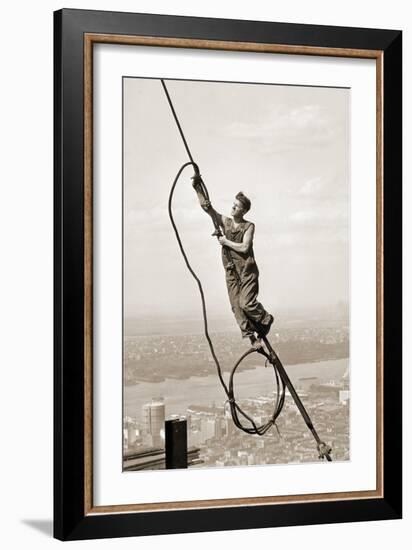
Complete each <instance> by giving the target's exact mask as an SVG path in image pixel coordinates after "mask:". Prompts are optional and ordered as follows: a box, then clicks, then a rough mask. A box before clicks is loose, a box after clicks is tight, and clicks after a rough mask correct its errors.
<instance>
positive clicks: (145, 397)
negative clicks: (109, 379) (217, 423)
mask: <svg viewBox="0 0 412 550" xmlns="http://www.w3.org/2000/svg"><path fill="white" fill-rule="evenodd" d="M348 365H349V359H337V360H335V359H334V360H329V361H318V362H314V363H303V364H298V365H289V366H288V365H285V368H286V371H287V373H288V375H289V377H290V379H291V380H292V383H293V384H294V385H295V384H297V383H298V381H299V379H300V378H304V377H316V378H318V379H319V381H324V382H327V381H329V380H339V379H341V378H342V376H343V375H344V373H345V371H346V369H347V368H348ZM224 378H225V381H226V383H227V382H228V379H229V375H228V374H227V373H225V376H224ZM274 389H275V381H274V376H273V369H272V368H271V367H267V368H265V367H264V366H258V367H256V368H255V369H251V370H246V371H242V372H239V373H238V374H236V378H235V393H236V396H237V397H238V398H240V399H245V398H249V399H253V398H257V397H259V396H261V395H267V394H269V393H270V392H271V391H273V390H274ZM152 397H163V398H164V402H165V408H166V415H171V414H179V415H185V414H186V411H187V407H188V406H189V405H193V404H195V405H198V406H205V407H208V406H211V405H212V404H213V402H215V404H216V405H217V406H223V404H224V402H225V400H226V396H225V393H224V391H223V388H222V386H221V384H220V381H219V378H218V376H217V373H216V372H215V373H214V374H211V375H208V376H192V377H190V378H186V379H179V380H176V379H170V378H166V380H164V381H162V382H157V383H153V382H140V383H138V384H134V385H129V386H125V387H124V415H125V416H129V417H131V418H134V419H136V420H137V421H140V420H141V412H142V406H143V404H144V403H146V402H147V401H150V400H151V399H152Z"/></svg>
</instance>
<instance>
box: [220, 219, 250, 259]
mask: <svg viewBox="0 0 412 550" xmlns="http://www.w3.org/2000/svg"><path fill="white" fill-rule="evenodd" d="M254 234H255V226H254V225H253V224H251V225H250V226H249V227H248V228H247V230H246V231H245V234H244V235H243V241H242V242H241V243H235V242H233V241H230V240H229V239H227V238H226V237H224V236H223V237H219V242H220V244H221V245H222V246H228V247H229V248H231V249H232V250H235V252H240V253H241V254H246V253H247V252H249V250H250V248H251V247H252V244H253V236H254Z"/></svg>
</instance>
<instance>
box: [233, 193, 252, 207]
mask: <svg viewBox="0 0 412 550" xmlns="http://www.w3.org/2000/svg"><path fill="white" fill-rule="evenodd" d="M236 200H238V201H239V202H240V204H241V205H242V207H243V210H244V211H245V212H248V211H249V210H250V207H251V204H252V203H251V202H250V199H248V198H247V197H246V195H244V194H243V193H242V191H239V193H238V194H237V195H236Z"/></svg>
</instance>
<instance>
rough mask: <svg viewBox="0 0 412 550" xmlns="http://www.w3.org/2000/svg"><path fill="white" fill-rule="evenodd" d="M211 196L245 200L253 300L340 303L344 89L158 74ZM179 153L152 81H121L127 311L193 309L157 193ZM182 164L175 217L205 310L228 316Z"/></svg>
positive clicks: (344, 274)
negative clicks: (254, 272) (256, 282)
mask: <svg viewBox="0 0 412 550" xmlns="http://www.w3.org/2000/svg"><path fill="white" fill-rule="evenodd" d="M167 86H168V89H169V93H170V95H171V98H172V101H173V103H174V106H175V109H176V112H177V114H178V117H179V119H180V122H181V125H182V127H183V131H184V133H185V135H186V138H187V141H188V144H189V147H190V149H191V152H192V154H193V157H194V159H195V161H196V162H197V163H198V164H199V166H200V170H201V174H202V176H203V179H204V181H205V183H206V185H207V187H208V189H209V193H210V196H211V199H212V203H213V205H214V206H215V208H216V209H217V210H219V211H221V212H222V213H226V214H229V213H230V208H231V205H232V203H233V198H234V195H235V194H236V193H237V192H238V191H239V190H242V191H243V192H244V193H245V194H246V195H247V196H249V197H250V199H251V201H252V208H251V210H250V212H248V214H247V216H246V217H247V219H249V220H251V221H253V222H254V223H255V225H256V231H255V239H254V249H255V256H256V261H257V264H258V267H259V271H260V295H259V296H260V300H261V301H262V303H263V304H264V306H265V307H266V308H267V309H269V310H270V311H272V312H273V313H275V314H276V309H284V308H296V307H298V308H308V307H309V308H310V307H317V306H320V307H322V306H326V305H334V304H336V303H337V302H338V301H341V300H343V301H348V298H349V296H348V291H349V214H350V212H349V191H350V182H349V168H348V166H349V158H348V140H349V128H348V118H349V97H350V96H349V94H350V92H349V90H342V89H326V88H309V87H296V86H275V85H256V84H232V83H213V82H187V81H186V82H185V81H168V82H167ZM187 160H188V158H187V155H186V151H185V149H184V146H183V143H182V141H181V138H180V135H179V133H178V130H177V127H176V125H175V121H174V119H173V117H172V114H171V111H170V108H169V105H168V103H167V100H166V97H165V94H164V91H163V88H162V86H161V83H160V81H159V80H148V79H137V78H128V79H125V80H124V295H125V304H124V306H125V315H126V316H127V317H131V316H140V315H145V316H146V315H152V316H154V317H156V316H157V315H159V316H161V315H166V316H168V315H173V314H175V313H177V314H178V315H179V316H183V315H186V314H187V315H188V316H192V315H197V314H198V313H199V312H200V303H199V296H198V290H197V285H196V283H195V281H194V280H193V279H192V278H191V275H190V274H189V273H188V271H187V269H186V266H185V264H184V262H183V258H182V257H181V255H180V251H179V248H178V245H177V242H176V239H175V236H174V233H173V230H172V227H171V225H170V222H169V218H168V213H167V202H168V196H169V191H170V187H171V185H172V182H173V179H174V177H175V175H176V173H177V171H178V170H179V168H180V166H181V165H182V164H183V163H184V162H186V161H187ZM192 175H193V172H192V170H191V168H187V169H186V171H185V172H184V173H183V175H182V177H181V180H180V181H179V183H178V187H177V190H176V193H175V198H174V214H175V220H176V223H177V224H178V227H179V230H180V233H181V238H182V240H183V242H184V245H185V247H186V249H187V252H188V255H189V258H190V261H191V262H192V265H193V267H194V269H195V271H197V273H198V275H199V276H200V278H201V280H202V282H203V283H204V288H205V292H206V297H207V305H208V310H209V312H210V314H211V315H228V316H230V315H232V313H231V311H230V306H229V301H228V297H227V292H226V286H225V278H224V270H223V267H222V264H221V259H220V254H221V247H220V245H219V244H218V242H217V240H216V239H215V238H212V237H211V236H210V234H211V233H212V231H213V226H212V223H211V221H210V219H209V217H208V216H207V215H206V214H205V213H204V212H203V211H202V210H201V208H200V207H199V204H198V202H197V198H196V195H195V192H194V190H193V189H192V187H191V180H190V177H191V176H192Z"/></svg>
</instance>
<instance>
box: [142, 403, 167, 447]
mask: <svg viewBox="0 0 412 550" xmlns="http://www.w3.org/2000/svg"><path fill="white" fill-rule="evenodd" d="M165 417H166V414H165V404H164V400H163V398H152V401H151V403H145V404H144V405H143V407H142V422H143V430H144V431H145V433H146V434H148V435H150V436H151V443H152V445H153V447H163V446H164V427H165Z"/></svg>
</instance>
